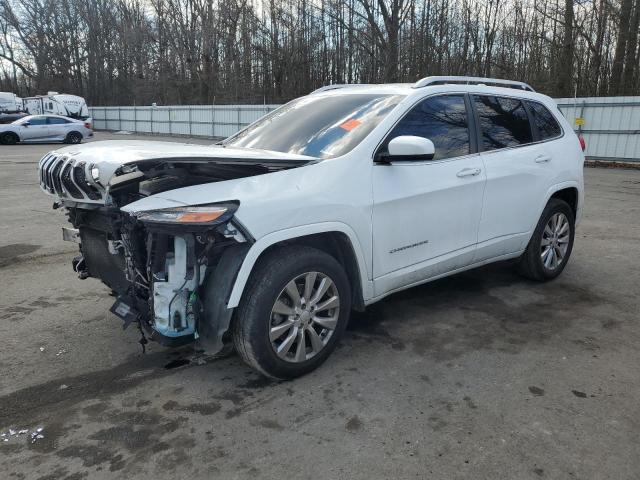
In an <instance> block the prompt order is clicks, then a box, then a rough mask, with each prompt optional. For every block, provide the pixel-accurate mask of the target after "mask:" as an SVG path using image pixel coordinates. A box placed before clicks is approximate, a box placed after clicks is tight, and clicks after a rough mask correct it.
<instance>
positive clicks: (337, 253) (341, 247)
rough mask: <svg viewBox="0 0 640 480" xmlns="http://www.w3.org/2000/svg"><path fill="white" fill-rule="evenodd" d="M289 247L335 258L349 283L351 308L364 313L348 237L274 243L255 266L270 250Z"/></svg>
mask: <svg viewBox="0 0 640 480" xmlns="http://www.w3.org/2000/svg"><path fill="white" fill-rule="evenodd" d="M291 245H301V246H307V247H312V248H315V249H317V250H321V251H323V252H325V253H328V254H329V255H331V256H332V257H333V258H335V259H336V260H337V261H338V263H340V265H342V267H343V268H344V270H345V272H346V274H347V277H348V278H349V283H350V284H351V296H352V299H351V306H352V308H353V309H354V310H356V311H359V312H361V311H364V308H365V304H364V296H363V291H362V281H361V277H360V268H359V266H358V260H357V258H356V254H355V251H354V250H353V245H352V244H351V241H350V240H349V237H348V236H347V235H346V234H344V233H342V232H335V231H334V232H322V233H314V234H310V235H304V236H301V237H295V238H292V239H289V240H285V241H282V242H278V243H275V244H273V245H270V246H269V247H267V248H266V249H265V250H264V251H263V252H262V253H261V254H260V257H258V259H257V260H256V264H257V263H258V262H259V261H260V258H263V257H264V256H265V255H266V254H268V253H269V252H270V251H271V250H273V249H274V248H278V247H283V246H284V247H286V246H291Z"/></svg>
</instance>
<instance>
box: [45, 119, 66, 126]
mask: <svg viewBox="0 0 640 480" xmlns="http://www.w3.org/2000/svg"><path fill="white" fill-rule="evenodd" d="M48 121H49V124H50V125H62V124H65V123H69V120H65V119H64V118H57V117H49V119H48Z"/></svg>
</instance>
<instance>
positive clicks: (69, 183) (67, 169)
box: [60, 160, 83, 198]
mask: <svg viewBox="0 0 640 480" xmlns="http://www.w3.org/2000/svg"><path fill="white" fill-rule="evenodd" d="M72 169H73V160H68V161H67V162H66V163H65V165H64V167H62V170H60V179H61V181H62V186H63V187H64V190H65V191H66V192H67V193H68V194H69V195H71V196H72V197H73V198H83V195H82V192H81V191H80V189H79V188H78V187H77V186H76V184H75V183H73V180H72V179H71V172H72Z"/></svg>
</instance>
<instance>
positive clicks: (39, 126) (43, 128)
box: [20, 116, 49, 141]
mask: <svg viewBox="0 0 640 480" xmlns="http://www.w3.org/2000/svg"><path fill="white" fill-rule="evenodd" d="M26 122H28V123H29V125H26V124H25V123H26ZM48 136H49V126H48V125H47V117H44V116H36V117H31V118H30V119H29V120H28V121H24V122H22V123H21V128H20V139H21V140H22V141H42V140H46V139H47V137H48Z"/></svg>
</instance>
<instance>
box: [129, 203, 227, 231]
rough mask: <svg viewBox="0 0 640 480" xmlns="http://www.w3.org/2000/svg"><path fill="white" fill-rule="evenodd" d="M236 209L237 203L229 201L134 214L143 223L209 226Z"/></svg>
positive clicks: (225, 218)
mask: <svg viewBox="0 0 640 480" xmlns="http://www.w3.org/2000/svg"><path fill="white" fill-rule="evenodd" d="M237 209H238V203H233V202H229V203H214V204H211V205H194V206H188V207H174V208H163V209H162V210H148V211H146V212H139V213H135V214H134V215H135V216H136V218H137V219H138V220H140V221H141V222H145V223H160V224H169V225H196V226H210V225H215V224H217V223H223V222H225V221H227V220H229V219H230V218H231V217H232V216H233V214H234V213H235V212H236V210H237Z"/></svg>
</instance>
